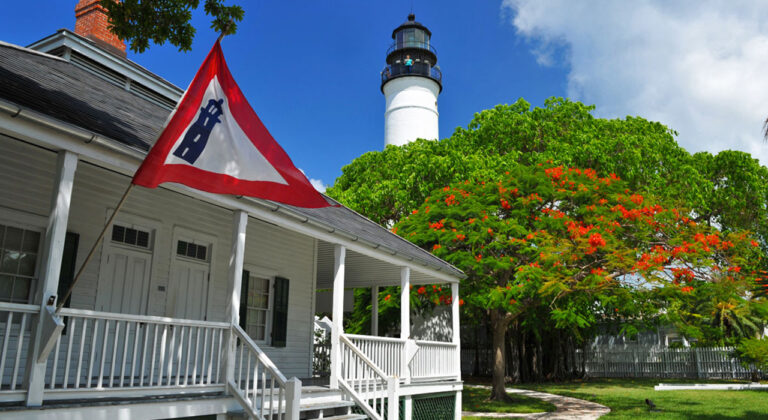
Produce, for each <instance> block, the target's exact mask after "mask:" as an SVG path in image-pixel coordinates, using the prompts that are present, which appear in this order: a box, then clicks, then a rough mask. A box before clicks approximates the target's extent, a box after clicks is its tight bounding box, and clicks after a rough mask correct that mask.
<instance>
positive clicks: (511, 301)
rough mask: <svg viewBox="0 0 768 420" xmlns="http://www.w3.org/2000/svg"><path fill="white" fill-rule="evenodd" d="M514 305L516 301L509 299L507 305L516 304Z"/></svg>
mask: <svg viewBox="0 0 768 420" xmlns="http://www.w3.org/2000/svg"><path fill="white" fill-rule="evenodd" d="M516 303H517V301H516V300H514V299H510V300H509V304H510V305H514V304H516Z"/></svg>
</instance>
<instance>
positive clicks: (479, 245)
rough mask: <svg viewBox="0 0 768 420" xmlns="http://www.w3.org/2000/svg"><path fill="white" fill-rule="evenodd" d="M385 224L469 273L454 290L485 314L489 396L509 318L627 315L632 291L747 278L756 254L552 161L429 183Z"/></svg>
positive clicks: (675, 290)
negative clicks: (493, 175)
mask: <svg viewBox="0 0 768 420" xmlns="http://www.w3.org/2000/svg"><path fill="white" fill-rule="evenodd" d="M393 231H395V232H396V233H397V234H399V235H401V236H403V237H404V238H406V239H408V240H410V241H413V242H415V243H417V244H419V245H420V246H422V247H424V248H425V249H429V250H432V252H433V253H434V254H435V255H437V256H439V257H441V258H443V259H445V260H447V261H449V262H451V263H453V264H454V265H456V266H457V267H459V268H461V269H462V270H464V271H465V272H466V273H467V275H468V278H467V280H466V281H465V283H464V284H463V287H462V289H463V290H464V292H463V293H462V298H463V299H464V300H465V301H466V302H467V304H468V306H470V307H476V308H482V310H485V311H487V314H488V317H489V319H490V323H491V328H492V330H493V354H494V365H493V390H492V393H491V398H492V399H497V400H499V399H505V398H506V394H505V392H504V379H505V343H506V334H507V330H508V327H509V326H510V324H511V323H512V322H514V321H517V320H520V319H523V320H525V321H527V322H531V321H532V320H536V319H538V320H542V319H548V320H551V321H552V322H553V323H554V325H553V326H554V327H555V328H557V329H559V330H561V331H574V330H576V331H577V330H580V329H584V328H587V327H590V326H593V325H595V324H596V323H597V322H602V321H605V320H610V319H623V318H627V317H631V316H634V315H635V314H636V312H637V311H638V309H639V308H638V305H637V304H636V303H634V302H633V299H632V298H631V294H632V293H633V291H635V290H639V291H640V293H641V294H642V293H646V292H647V291H648V290H653V291H654V293H664V294H665V295H667V296H670V295H674V296H677V297H678V298H683V297H684V296H686V295H690V294H694V293H695V291H696V289H697V288H698V287H699V286H700V285H702V284H708V283H715V282H721V281H724V280H727V281H729V282H733V283H738V284H744V285H745V286H744V288H746V287H752V285H753V284H754V279H755V277H756V276H754V275H752V273H753V271H754V270H753V267H754V264H755V260H756V258H758V257H759V253H758V252H755V248H756V247H755V246H754V245H753V242H754V241H753V240H751V238H750V237H749V236H748V235H747V234H746V233H743V232H738V233H728V234H721V233H720V232H719V231H717V230H716V229H714V228H713V227H711V226H708V225H706V224H698V223H696V222H695V221H693V220H692V219H691V218H690V212H689V211H688V210H684V209H678V208H674V207H667V206H663V205H662V204H661V201H660V200H659V199H658V198H656V197H654V196H652V195H648V194H646V195H641V194H638V193H634V192H632V191H631V190H630V189H629V188H628V183H626V182H624V181H621V180H620V179H619V177H617V176H616V175H615V174H611V175H610V176H607V177H599V176H598V175H597V173H596V172H595V171H594V170H591V169H585V170H581V169H574V168H570V169H565V168H564V167H562V166H553V167H546V166H544V167H542V166H538V165H536V166H525V165H515V166H513V167H511V168H509V170H508V171H505V173H504V175H503V176H502V177H499V178H497V179H496V180H487V181H475V180H464V181H463V182H459V183H453V184H451V185H449V186H445V187H443V188H440V189H437V190H435V191H433V192H432V193H431V194H430V195H429V196H428V197H427V198H426V199H425V200H424V202H423V203H422V204H421V205H420V206H419V207H418V208H417V209H414V210H412V211H411V212H410V214H409V215H408V216H406V217H405V218H404V219H403V220H401V221H400V222H398V223H397V224H396V225H395V226H394V228H393ZM714 265H717V267H718V268H719V269H717V270H715V269H713V266H714ZM656 310H657V311H659V310H660V308H656ZM541 312H546V313H547V316H543V317H542V316H538V315H539V314H540V313H541Z"/></svg>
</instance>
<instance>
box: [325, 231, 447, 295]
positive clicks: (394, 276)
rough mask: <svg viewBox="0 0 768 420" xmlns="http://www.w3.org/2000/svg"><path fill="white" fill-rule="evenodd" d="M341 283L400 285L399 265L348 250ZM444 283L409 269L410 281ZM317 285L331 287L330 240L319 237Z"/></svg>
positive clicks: (368, 285) (349, 285)
mask: <svg viewBox="0 0 768 420" xmlns="http://www.w3.org/2000/svg"><path fill="white" fill-rule="evenodd" d="M345 270H346V274H345V279H344V285H345V286H346V287H347V288H359V287H371V286H399V285H400V266H398V265H394V264H390V263H387V262H384V261H380V260H377V259H375V258H372V257H369V256H366V255H363V254H360V253H357V252H354V251H350V250H347V256H346V261H345ZM435 283H445V281H444V280H440V279H437V278H435V277H432V276H430V275H428V274H425V273H422V272H420V271H418V270H411V284H435ZM317 287H318V288H319V289H329V288H331V287H333V244H332V243H330V242H325V241H318V249H317Z"/></svg>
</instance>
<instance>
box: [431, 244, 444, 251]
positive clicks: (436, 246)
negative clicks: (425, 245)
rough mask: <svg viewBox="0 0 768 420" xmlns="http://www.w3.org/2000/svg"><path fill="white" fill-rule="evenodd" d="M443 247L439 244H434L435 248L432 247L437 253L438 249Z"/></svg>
mask: <svg viewBox="0 0 768 420" xmlns="http://www.w3.org/2000/svg"><path fill="white" fill-rule="evenodd" d="M442 247H443V246H442V245H440V244H435V246H433V247H432V250H433V251H437V250H438V249H440V248H442Z"/></svg>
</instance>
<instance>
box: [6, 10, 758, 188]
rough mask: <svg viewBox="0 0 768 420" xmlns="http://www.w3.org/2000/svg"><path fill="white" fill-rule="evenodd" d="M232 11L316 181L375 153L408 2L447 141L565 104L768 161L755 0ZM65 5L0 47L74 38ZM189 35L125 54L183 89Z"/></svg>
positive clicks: (19, 23)
mask: <svg viewBox="0 0 768 420" xmlns="http://www.w3.org/2000/svg"><path fill="white" fill-rule="evenodd" d="M234 1H235V0H230V2H234ZM237 2H238V3H241V4H242V5H243V6H244V8H245V11H246V13H245V20H244V21H243V22H242V23H241V25H240V29H239V31H238V33H237V34H236V35H234V36H229V37H227V38H226V39H225V41H224V42H223V44H222V46H223V48H224V53H225V55H226V57H227V61H228V63H229V66H230V69H231V70H232V73H233V74H234V76H235V79H236V80H237V81H238V83H239V85H240V87H241V89H242V90H243V92H244V93H245V95H246V96H247V98H248V100H249V102H250V103H251V105H252V106H253V108H254V109H255V111H256V112H257V113H258V114H259V116H260V117H261V119H262V120H263V121H264V123H265V124H266V126H267V128H269V130H270V131H271V133H272V135H273V136H274V137H275V138H276V139H277V141H278V142H279V143H280V144H281V145H282V146H283V147H284V148H285V149H286V151H287V152H288V154H289V155H290V156H291V157H292V159H293V161H294V163H295V164H296V166H298V167H299V168H301V169H303V170H304V171H305V172H306V173H307V175H308V176H309V177H310V178H312V179H315V180H321V181H322V182H323V183H325V184H330V183H332V182H333V181H334V180H335V179H336V177H338V176H339V175H340V174H341V168H342V167H343V166H344V165H346V164H348V163H349V162H351V161H352V160H353V159H354V158H355V157H357V156H359V155H361V154H363V153H365V152H368V151H372V150H380V149H382V147H383V136H384V115H383V113H384V97H383V95H382V94H381V92H380V90H379V72H380V71H381V69H382V68H383V66H384V64H385V63H384V59H385V52H386V50H387V48H388V46H389V45H390V43H391V38H390V36H391V33H392V30H393V29H394V28H395V27H397V26H398V25H399V24H400V23H401V22H403V21H404V20H405V19H406V16H407V14H408V13H409V12H410V10H411V5H412V4H413V5H414V12H415V13H416V18H417V20H418V21H420V22H422V23H423V24H425V25H426V26H427V27H429V28H430V29H431V30H432V33H433V38H432V40H433V45H434V46H435V47H436V48H437V51H438V61H439V64H440V66H441V68H442V70H443V75H444V89H443V92H442V94H441V95H440V98H439V111H440V135H441V138H444V137H448V136H450V135H451V133H452V132H453V131H454V129H455V128H456V127H458V126H466V125H467V123H468V122H469V121H470V120H471V119H472V116H473V114H474V113H475V112H478V111H481V110H483V109H487V108H491V107H493V106H494V105H496V104H499V103H511V102H514V101H516V100H517V99H518V98H521V97H522V98H525V99H526V100H527V101H529V102H530V103H532V104H533V105H542V104H543V102H544V99H546V98H548V97H550V96H568V97H570V98H573V99H576V100H581V101H583V102H585V103H587V104H594V105H596V110H595V115H597V116H601V117H624V116H626V115H640V116H643V117H645V118H647V119H650V120H655V121H660V122H662V123H664V124H666V125H667V126H669V127H671V128H673V129H675V130H676V131H677V132H678V133H679V135H678V137H677V139H678V141H679V143H680V144H681V145H682V146H683V147H685V148H687V149H688V150H689V151H692V152H693V151H701V150H706V151H710V152H713V153H716V152H718V151H720V150H724V149H737V150H743V151H747V152H749V153H752V154H753V156H755V157H756V158H759V159H760V160H761V162H762V163H763V164H765V163H766V162H768V145H766V143H765V142H764V141H763V139H762V134H761V132H762V124H763V121H764V120H765V118H766V116H768V94H766V92H768V76H766V75H767V74H768V72H766V69H768V2H766V1H764V0H742V1H739V2H722V1H715V0H712V1H708V0H704V1H701V0H676V1H673V2H670V1H667V0H646V1H642V2H616V1H611V0H584V1H579V2H574V1H572V0H484V1H474V2H466V1H463V2H459V1H455V0H441V1H427V0H413V1H412V0H393V1H387V2H373V1H359V0H358V1H352V0H334V1H325V2H320V1H269V2H266V1H261V0H259V1H253V0H238V1H237ZM75 4H76V1H75V0H71V1H67V0H55V1H54V0H46V1H35V0H30V1H27V2H8V4H5V5H4V6H5V7H4V10H3V13H2V15H0V40H3V41H6V42H11V43H15V44H19V45H28V44H29V43H31V42H34V41H36V40H38V39H40V38H42V37H44V36H46V35H48V34H50V33H53V32H54V31H55V30H56V29H58V28H70V29H72V28H73V27H74V20H75V19H74V6H75ZM30 7H34V13H30V11H29V8H30ZM194 23H195V25H196V27H197V28H198V34H197V36H196V38H195V42H194V44H193V50H192V51H191V52H189V53H179V52H178V51H177V50H176V49H175V48H174V47H172V46H169V45H164V46H152V47H151V48H150V50H149V51H147V52H145V53H143V54H134V53H130V52H129V58H131V59H132V60H134V61H136V62H138V63H139V64H141V65H144V66H145V67H147V68H149V69H150V70H152V71H154V72H156V73H157V74H159V75H161V76H163V77H165V78H166V79H168V80H170V81H172V82H173V83H175V84H177V85H179V86H182V87H186V86H187V84H188V83H189V81H190V80H191V79H192V77H193V75H194V73H195V71H196V70H197V68H198V67H199V65H200V64H201V62H202V60H203V58H204V57H205V55H206V54H207V53H208V50H209V49H210V47H211V45H212V44H213V42H214V40H215V38H216V36H217V34H215V33H213V32H212V31H211V30H210V29H209V28H208V26H209V20H208V18H207V17H206V16H205V15H204V14H203V13H202V12H199V13H197V14H196V15H195V17H194Z"/></svg>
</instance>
